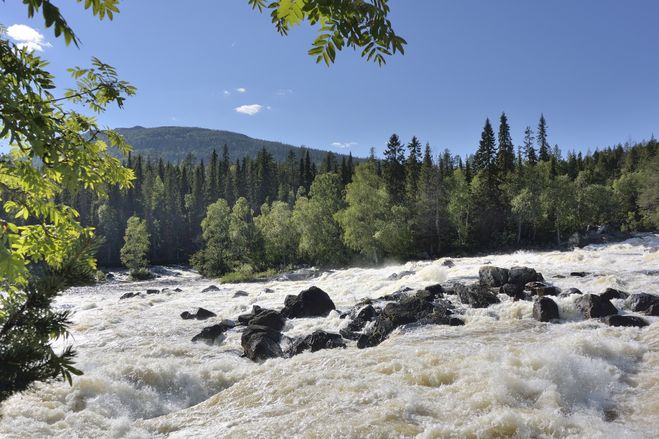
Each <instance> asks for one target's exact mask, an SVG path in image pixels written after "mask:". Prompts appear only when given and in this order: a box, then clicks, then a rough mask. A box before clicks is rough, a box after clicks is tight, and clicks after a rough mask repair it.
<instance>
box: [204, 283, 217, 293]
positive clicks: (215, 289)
mask: <svg viewBox="0 0 659 439" xmlns="http://www.w3.org/2000/svg"><path fill="white" fill-rule="evenodd" d="M210 291H220V288H219V287H216V286H215V285H211V286H208V287H206V288H204V289H203V290H201V292H202V293H208V292H210Z"/></svg>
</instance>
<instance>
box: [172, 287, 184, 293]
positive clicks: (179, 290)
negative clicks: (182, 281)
mask: <svg viewBox="0 0 659 439" xmlns="http://www.w3.org/2000/svg"><path fill="white" fill-rule="evenodd" d="M173 291H174V292H175V293H180V292H181V291H183V290H182V289H180V288H178V287H176V288H174V290H173Z"/></svg>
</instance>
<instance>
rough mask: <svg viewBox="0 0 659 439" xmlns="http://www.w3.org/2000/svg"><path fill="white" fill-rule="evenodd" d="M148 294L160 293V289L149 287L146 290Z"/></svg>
mask: <svg viewBox="0 0 659 439" xmlns="http://www.w3.org/2000/svg"><path fill="white" fill-rule="evenodd" d="M146 293H147V294H160V290H156V289H152V288H149V289H147V290H146Z"/></svg>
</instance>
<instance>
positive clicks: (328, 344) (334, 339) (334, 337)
mask: <svg viewBox="0 0 659 439" xmlns="http://www.w3.org/2000/svg"><path fill="white" fill-rule="evenodd" d="M345 347H346V344H345V343H344V341H343V338H342V337H341V336H340V335H339V334H331V333H329V332H325V331H321V330H318V331H314V332H313V333H312V334H310V335H307V336H306V337H302V338H299V339H297V340H296V341H295V342H293V345H292V346H291V348H290V349H289V351H288V353H289V355H291V356H293V355H297V354H301V353H302V352H304V351H311V352H316V351H320V350H321V349H334V348H345Z"/></svg>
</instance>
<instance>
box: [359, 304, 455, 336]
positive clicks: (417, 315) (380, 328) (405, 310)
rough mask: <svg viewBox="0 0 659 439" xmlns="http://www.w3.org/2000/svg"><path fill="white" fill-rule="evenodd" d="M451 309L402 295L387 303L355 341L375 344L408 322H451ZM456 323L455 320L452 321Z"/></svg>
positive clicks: (445, 323)
mask: <svg viewBox="0 0 659 439" xmlns="http://www.w3.org/2000/svg"><path fill="white" fill-rule="evenodd" d="M450 314H451V311H450V310H449V309H448V308H447V307H446V306H444V305H443V304H434V303H432V302H429V301H427V300H424V299H422V298H419V297H416V296H408V297H403V298H402V299H401V300H400V302H398V303H389V304H387V306H385V307H384V309H383V310H382V312H381V313H380V314H379V315H378V317H377V318H376V320H375V324H374V325H373V329H372V331H371V332H370V333H368V334H363V335H362V336H361V337H360V338H359V340H358V341H357V346H358V347H359V348H365V347H369V346H376V345H378V344H380V343H381V342H382V341H383V340H384V339H385V338H387V336H388V335H389V334H390V333H391V331H393V330H394V329H396V328H397V327H399V326H401V325H406V324H408V323H421V324H444V325H448V324H451V318H450ZM454 324H457V322H454Z"/></svg>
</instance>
